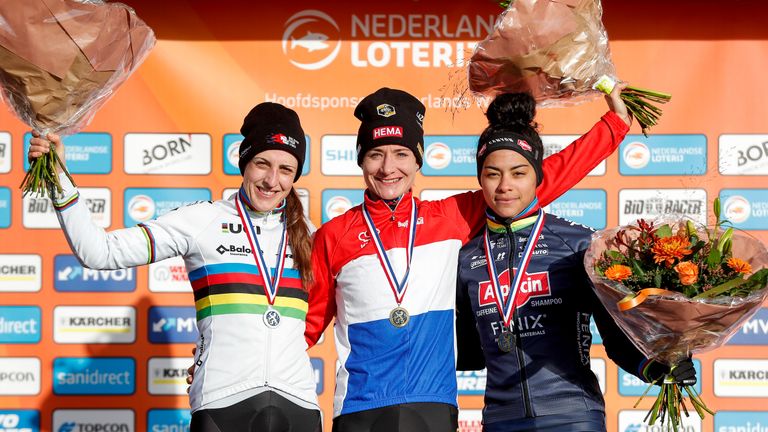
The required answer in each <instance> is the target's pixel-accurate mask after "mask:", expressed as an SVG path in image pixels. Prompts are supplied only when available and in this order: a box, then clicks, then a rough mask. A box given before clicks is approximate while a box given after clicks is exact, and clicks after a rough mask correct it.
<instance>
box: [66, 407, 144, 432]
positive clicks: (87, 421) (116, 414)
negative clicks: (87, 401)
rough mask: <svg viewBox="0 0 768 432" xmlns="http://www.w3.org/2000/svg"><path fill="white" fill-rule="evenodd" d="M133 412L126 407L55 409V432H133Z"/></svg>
mask: <svg viewBox="0 0 768 432" xmlns="http://www.w3.org/2000/svg"><path fill="white" fill-rule="evenodd" d="M134 420H135V419H134V413H133V411H132V410H127V409H117V410H115V409H94V410H78V409H57V410H55V411H54V412H53V428H52V430H53V431H55V432H133V431H134V430H135V428H134V423H135V421H134Z"/></svg>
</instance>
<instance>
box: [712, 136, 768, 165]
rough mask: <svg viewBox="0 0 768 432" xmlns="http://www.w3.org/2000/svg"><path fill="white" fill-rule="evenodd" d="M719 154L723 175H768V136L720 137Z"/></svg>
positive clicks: (719, 163)
mask: <svg viewBox="0 0 768 432" xmlns="http://www.w3.org/2000/svg"><path fill="white" fill-rule="evenodd" d="M718 154H719V160H718V166H719V170H720V174H722V175H768V135H737V134H723V135H720V138H719V139H718Z"/></svg>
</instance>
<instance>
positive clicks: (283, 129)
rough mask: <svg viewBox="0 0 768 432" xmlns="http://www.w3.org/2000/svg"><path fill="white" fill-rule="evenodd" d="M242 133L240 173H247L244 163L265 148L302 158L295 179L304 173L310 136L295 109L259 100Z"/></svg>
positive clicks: (241, 130) (298, 159)
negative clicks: (305, 154)
mask: <svg viewBox="0 0 768 432" xmlns="http://www.w3.org/2000/svg"><path fill="white" fill-rule="evenodd" d="M240 134H241V135H243V137H245V138H243V141H242V142H241V143H240V161H239V162H238V166H239V167H240V175H243V174H244V173H245V166H246V165H247V164H248V162H250V161H251V159H253V157H254V156H256V155H257V154H259V153H261V152H263V151H266V150H282V151H284V152H288V153H290V154H291V155H293V156H294V157H295V158H296V160H297V161H298V162H299V166H298V169H297V170H296V176H295V178H294V179H293V180H294V181H296V180H298V179H299V177H301V171H302V168H303V167H304V153H305V151H306V149H307V139H306V137H305V136H304V129H302V128H301V122H299V115H298V114H296V111H294V110H292V109H290V108H286V107H284V106H282V105H280V104H276V103H272V102H263V103H260V104H258V105H256V106H255V107H253V109H251V111H250V112H249V113H248V115H246V116H245V119H243V126H242V127H241V128H240Z"/></svg>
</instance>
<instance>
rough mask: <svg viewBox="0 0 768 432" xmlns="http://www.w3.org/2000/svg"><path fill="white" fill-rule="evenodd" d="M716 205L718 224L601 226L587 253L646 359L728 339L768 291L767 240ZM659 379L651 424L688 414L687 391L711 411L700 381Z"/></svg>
mask: <svg viewBox="0 0 768 432" xmlns="http://www.w3.org/2000/svg"><path fill="white" fill-rule="evenodd" d="M714 211H715V216H716V219H717V221H716V224H715V227H714V228H712V229H707V228H705V227H701V226H696V225H695V224H694V222H692V221H691V220H677V221H663V220H662V221H655V222H649V221H645V220H642V219H640V220H638V221H637V223H636V224H633V225H627V226H621V227H618V228H612V229H607V230H602V231H598V232H596V233H595V234H594V235H593V236H592V244H591V246H590V248H589V249H588V250H587V253H586V255H585V259H584V261H585V268H586V269H587V273H588V274H589V277H590V279H591V280H592V282H593V284H594V287H595V291H596V293H597V296H598V298H600V301H601V302H602V304H603V305H604V306H605V308H606V309H607V310H608V312H609V313H610V314H611V316H613V318H614V319H615V320H616V323H617V324H618V325H619V327H620V328H621V329H622V330H623V331H624V333H626V334H627V336H628V337H629V338H630V339H631V340H632V341H633V343H634V344H635V345H636V346H637V347H638V349H640V351H641V352H643V354H644V355H645V356H646V357H648V358H652V359H654V360H656V361H659V362H661V363H665V364H667V365H669V366H672V367H674V366H675V365H676V364H678V363H679V362H680V361H681V360H683V359H686V358H688V357H690V356H691V355H693V354H695V353H702V352H705V351H709V350H712V349H714V348H717V347H719V346H721V345H723V344H724V343H725V342H726V341H727V340H728V339H729V338H730V337H731V336H732V335H733V334H734V333H735V332H736V331H737V330H738V329H739V327H740V326H741V324H742V323H743V322H744V321H746V320H747V319H749V317H750V316H752V315H753V314H754V313H755V312H756V311H757V309H758V308H759V307H760V306H761V305H762V303H763V301H764V300H765V299H766V296H768V289H766V286H768V268H766V267H768V251H766V248H765V246H764V245H763V244H762V243H761V242H760V241H758V240H757V239H755V238H753V237H751V236H748V235H745V234H742V233H739V232H735V231H734V230H733V228H727V229H725V230H723V229H722V228H724V225H725V223H726V221H723V220H721V219H720V202H719V199H715V204H714ZM653 384H660V385H661V387H662V388H661V391H660V392H659V396H658V398H657V400H656V402H655V403H654V405H653V407H652V408H651V410H650V411H649V413H648V417H646V419H647V420H648V421H649V424H651V425H652V424H654V423H655V422H656V420H657V419H661V421H662V423H663V422H665V421H667V422H668V423H667V424H668V425H671V426H672V427H674V428H677V427H678V425H679V424H680V422H681V415H680V414H681V412H684V413H685V414H686V415H687V414H688V411H687V407H686V405H685V402H684V400H683V393H685V394H687V395H688V396H689V397H690V403H691V405H692V406H693V408H694V409H695V410H696V412H697V413H698V415H699V416H700V417H701V418H704V412H709V413H710V414H712V412H711V411H709V410H708V409H707V407H706V405H705V404H704V402H703V401H702V400H701V398H700V397H699V396H698V395H697V394H696V393H695V391H694V390H693V387H691V386H682V388H681V387H680V386H678V385H676V384H672V383H665V382H661V383H659V382H656V383H652V384H651V385H653ZM649 388H650V387H649ZM646 393H647V392H646ZM641 399H642V397H641ZM638 402H639V401H638ZM681 409H682V410H681ZM675 430H676V429H675Z"/></svg>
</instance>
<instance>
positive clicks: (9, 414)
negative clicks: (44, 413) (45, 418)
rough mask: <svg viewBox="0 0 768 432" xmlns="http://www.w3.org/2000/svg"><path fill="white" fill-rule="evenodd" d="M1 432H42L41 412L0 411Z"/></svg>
mask: <svg viewBox="0 0 768 432" xmlns="http://www.w3.org/2000/svg"><path fill="white" fill-rule="evenodd" d="M0 432H40V411H37V410H0Z"/></svg>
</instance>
